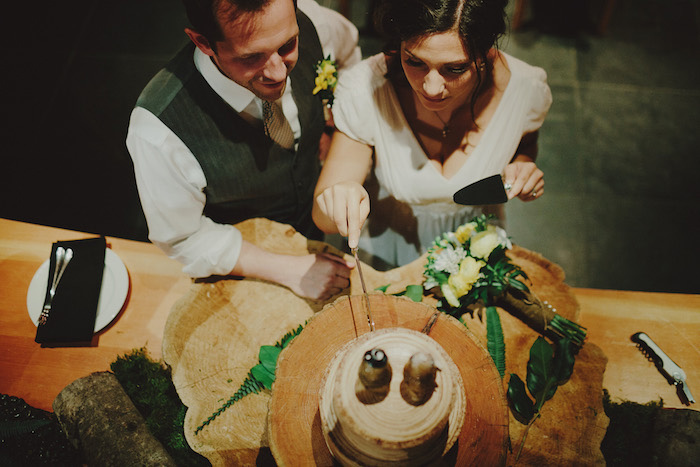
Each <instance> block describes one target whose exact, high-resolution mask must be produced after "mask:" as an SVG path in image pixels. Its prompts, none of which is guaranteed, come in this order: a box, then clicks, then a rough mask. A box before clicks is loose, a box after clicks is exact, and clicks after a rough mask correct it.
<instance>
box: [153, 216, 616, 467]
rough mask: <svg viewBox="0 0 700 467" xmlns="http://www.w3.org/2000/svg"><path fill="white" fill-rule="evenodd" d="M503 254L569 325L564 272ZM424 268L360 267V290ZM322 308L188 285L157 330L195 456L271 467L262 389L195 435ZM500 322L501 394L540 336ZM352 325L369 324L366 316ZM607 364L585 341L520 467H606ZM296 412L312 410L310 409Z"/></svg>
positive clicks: (255, 223) (570, 302) (515, 435)
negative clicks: (271, 350)
mask: <svg viewBox="0 0 700 467" xmlns="http://www.w3.org/2000/svg"><path fill="white" fill-rule="evenodd" d="M237 227H238V228H239V229H240V230H241V232H242V234H243V238H244V239H245V240H247V241H249V242H252V243H254V244H256V245H258V246H260V247H262V248H265V249H268V250H270V251H275V252H279V253H288V254H306V253H308V252H323V251H331V252H336V253H337V254H342V253H340V252H338V251H337V250H335V249H333V248H332V247H330V246H329V245H327V244H325V243H321V242H313V241H310V240H307V239H306V238H304V237H303V236H302V235H300V234H299V233H298V232H296V231H295V230H294V229H293V228H291V227H289V226H287V225H283V224H278V223H275V222H272V221H269V220H266V219H251V220H248V221H245V222H242V223H240V224H238V225H237ZM508 254H509V256H511V258H513V260H514V262H516V263H517V264H519V265H520V266H521V267H522V268H523V269H524V270H525V271H526V272H527V274H528V276H529V277H530V281H531V289H532V290H533V291H534V292H535V293H537V295H538V296H539V297H540V298H541V299H543V300H547V301H548V302H549V303H551V304H553V305H554V306H555V308H557V311H558V312H559V313H560V314H562V315H563V316H564V317H566V318H570V319H576V318H577V317H578V303H577V302H576V300H575V298H574V296H573V294H572V293H571V290H570V289H569V287H568V286H567V285H566V284H565V283H564V279H565V277H564V272H563V271H562V270H561V268H560V267H559V266H557V265H555V264H554V263H551V262H550V261H548V260H547V259H546V258H543V257H542V256H541V255H539V254H537V253H535V252H531V251H529V250H526V249H524V248H519V247H517V246H514V248H513V250H512V251H510V252H509V253H508ZM424 263H425V258H419V259H417V260H416V261H414V262H412V263H410V264H408V265H406V266H402V267H400V268H396V269H392V270H390V271H386V272H379V271H376V270H374V269H372V268H371V267H369V266H367V265H363V273H364V277H365V281H366V284H367V289H368V290H374V289H375V288H377V287H380V286H386V285H389V289H388V290H387V292H388V293H395V292H399V291H401V290H404V289H405V288H406V286H407V285H410V284H420V283H422V274H423V265H424ZM361 293H362V289H361V285H360V280H359V276H358V275H357V271H353V273H352V275H351V285H350V288H349V290H345V291H343V292H342V294H345V295H347V294H350V295H359V294H361ZM353 300H355V298H353ZM425 303H426V304H429V305H434V304H435V303H436V301H435V300H434V299H432V298H429V297H428V298H426V299H425ZM280 304H282V306H280ZM325 305H326V303H319V302H313V301H309V300H303V299H301V298H299V297H297V296H296V295H294V294H293V293H292V292H291V291H289V290H288V289H286V288H284V287H280V286H278V285H276V284H271V283H267V282H264V281H258V280H253V279H242V280H236V279H231V278H226V279H222V280H218V281H212V282H206V283H195V284H193V285H192V287H191V289H190V290H189V291H188V293H187V294H186V295H185V296H183V297H182V299H180V300H179V301H178V302H177V303H176V304H175V305H174V307H173V309H172V311H171V313H170V316H169V317H168V321H167V323H166V327H165V330H164V335H163V358H164V360H165V361H166V363H167V364H168V365H170V366H171V368H172V375H173V382H174V383H175V387H176V388H177V391H178V395H179V396H180V398H181V399H182V401H183V403H184V404H185V405H186V406H187V407H188V411H187V415H186V417H185V427H184V428H185V437H186V439H187V442H188V443H189V444H190V446H191V447H192V448H193V449H194V450H195V451H197V452H198V453H200V454H202V455H203V456H205V457H207V458H208V459H209V461H210V462H211V463H212V464H213V465H215V466H217V465H256V463H257V464H263V465H270V464H274V460H273V459H272V456H271V455H270V452H269V450H268V449H266V446H268V423H267V416H268V402H269V400H270V396H271V394H270V392H269V391H263V392H261V393H260V394H254V395H250V396H247V397H245V398H243V399H242V400H241V401H239V402H237V403H236V404H235V405H234V406H232V407H231V408H229V409H227V410H226V411H224V412H223V413H222V414H221V415H220V416H219V417H218V418H216V419H215V420H214V421H213V422H211V424H210V425H208V426H207V427H206V428H205V429H204V430H202V431H201V432H199V434H197V435H195V434H194V432H195V429H196V428H197V427H198V426H199V425H200V424H201V423H202V422H203V421H204V420H206V419H207V418H208V417H209V416H210V415H212V414H213V413H214V411H216V410H218V409H219V407H221V405H222V404H223V403H224V402H226V401H227V400H228V398H229V397H231V396H232V395H233V394H234V392H235V391H236V390H237V389H238V387H239V386H240V384H241V383H242V382H243V380H244V379H245V377H246V375H247V373H248V371H249V370H250V368H251V367H252V366H253V365H255V364H256V363H257V361H258V351H259V349H260V346H261V345H272V344H274V343H275V342H277V341H278V340H279V339H281V338H282V337H283V336H284V334H286V333H287V332H289V331H291V330H292V329H294V328H296V327H297V326H298V325H299V324H302V323H303V322H304V321H305V320H307V319H308V318H310V317H312V316H314V313H316V312H318V311H320V310H321V309H322V308H323V307H324V306H325ZM358 306H359V305H358ZM500 316H501V322H502V324H503V328H504V334H505V341H506V362H507V367H506V379H505V381H504V382H503V383H502V384H503V386H502V387H505V384H507V378H508V376H507V375H508V373H511V372H513V373H517V374H518V375H519V376H520V377H521V378H524V377H525V374H526V364H527V359H528V352H529V348H530V346H531V345H532V343H533V342H534V340H535V339H536V338H537V333H535V332H534V331H532V330H531V329H530V328H528V327H527V326H525V325H524V324H523V323H522V322H520V321H519V320H517V319H516V318H514V317H512V316H510V315H509V314H508V313H506V312H505V311H501V312H500ZM442 318H443V316H441V319H442ZM466 321H467V323H468V326H469V330H470V331H471V333H472V334H473V335H474V336H475V337H476V338H477V339H478V340H479V341H480V342H481V343H482V346H485V342H486V332H485V325H484V323H482V322H481V320H480V319H479V317H478V315H476V316H474V317H468V318H467V319H466ZM422 324H424V323H422ZM422 324H421V327H422ZM358 325H360V326H365V327H366V318H364V319H363V321H361V322H359V323H358ZM416 325H417V323H416ZM358 329H359V328H358ZM305 332H306V331H304V333H305ZM433 332H436V330H433ZM304 333H302V335H303V334H304ZM432 335H433V333H432V332H431V336H432ZM299 337H301V336H299ZM338 344H340V343H338ZM606 362H607V358H606V357H605V355H604V354H603V352H602V351H601V350H600V349H599V348H598V347H597V346H595V345H594V344H592V343H590V342H588V343H586V344H585V345H584V347H583V349H582V350H581V352H580V353H579V355H578V357H577V359H576V366H575V368H574V373H573V375H572V377H571V380H570V381H569V382H567V383H566V384H565V385H563V386H560V387H559V389H558V390H557V393H556V394H555V395H554V398H553V399H551V400H549V401H547V403H545V405H544V408H543V411H542V417H541V418H540V419H539V420H538V421H537V422H536V423H535V424H534V425H533V427H532V428H531V430H530V432H529V434H528V438H527V442H526V444H525V448H524V450H523V455H522V457H521V460H520V462H519V465H545V464H546V465H598V464H602V463H603V462H604V459H603V456H602V453H601V451H600V443H601V441H602V439H603V437H604V436H605V430H606V429H607V425H608V423H609V420H608V418H607V416H606V415H605V412H604V410H603V403H602V382H603V372H604V371H605V365H606ZM319 371H320V370H319ZM310 376H311V375H303V376H299V377H300V378H308V377H310ZM499 384H500V383H499ZM303 409H304V410H309V409H308V407H305V408H303ZM314 424H320V420H317V419H314ZM509 425H510V437H511V443H512V445H513V447H514V448H516V449H517V446H518V444H519V442H520V439H521V437H522V433H523V430H524V426H523V425H521V424H520V423H519V422H517V421H516V420H515V419H514V418H513V417H512V415H511V416H510V423H509ZM312 426H313V425H312ZM320 441H321V443H323V441H322V440H320ZM314 446H323V444H318V443H316V444H314ZM323 447H324V449H325V446H323ZM324 452H326V453H327V450H325V451H324Z"/></svg>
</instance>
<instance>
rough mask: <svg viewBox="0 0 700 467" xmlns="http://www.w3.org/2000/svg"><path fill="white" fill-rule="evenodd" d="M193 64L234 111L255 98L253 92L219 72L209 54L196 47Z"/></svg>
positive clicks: (240, 109) (243, 107)
mask: <svg viewBox="0 0 700 467" xmlns="http://www.w3.org/2000/svg"><path fill="white" fill-rule="evenodd" d="M194 65H195V67H196V68H197V70H199V72H200V73H201V74H202V76H203V77H204V80H205V81H206V82H207V83H208V84H209V86H211V88H212V89H213V90H214V92H216V93H217V94H218V95H219V96H221V98H222V99H223V100H224V101H225V102H226V103H227V104H228V105H230V106H231V107H233V109H234V110H235V111H236V112H241V111H242V110H243V109H245V108H246V107H248V105H250V103H251V102H252V101H253V100H254V99H255V94H253V93H252V92H251V91H249V90H248V89H246V88H244V87H243V86H241V85H240V84H238V83H236V82H235V81H233V80H231V79H230V78H229V77H228V76H226V75H224V74H223V73H221V71H219V68H217V66H216V65H215V64H214V62H213V61H212V60H211V58H210V57H209V55H207V54H205V53H204V52H202V51H201V50H199V49H198V48H196V47H195V49H194Z"/></svg>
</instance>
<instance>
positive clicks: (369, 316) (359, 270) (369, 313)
mask: <svg viewBox="0 0 700 467" xmlns="http://www.w3.org/2000/svg"><path fill="white" fill-rule="evenodd" d="M351 250H352V254H353V255H355V263H356V264H357V273H358V274H359V275H360V283H361V284H362V293H363V294H364V295H365V307H366V308H367V323H368V324H369V330H370V331H374V319H372V310H370V308H369V295H367V287H365V278H364V276H363V275H362V266H360V258H358V257H357V248H351Z"/></svg>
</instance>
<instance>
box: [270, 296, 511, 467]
mask: <svg viewBox="0 0 700 467" xmlns="http://www.w3.org/2000/svg"><path fill="white" fill-rule="evenodd" d="M369 299H370V306H371V311H372V317H373V319H374V322H375V329H377V330H380V329H387V328H396V327H402V328H407V329H413V330H415V331H420V330H421V329H423V327H424V326H425V324H426V323H427V322H428V320H429V319H430V317H431V316H432V315H433V314H434V312H435V308H433V307H430V306H428V305H426V304H424V303H416V302H413V301H411V300H410V299H408V298H404V297H394V296H391V295H386V294H383V293H374V294H371V295H370V296H369ZM365 310H366V307H365V301H364V296H362V295H354V296H351V297H347V296H345V297H341V298H339V299H338V300H336V301H335V302H334V303H332V304H331V305H329V306H327V307H326V308H324V309H323V311H322V312H320V313H318V314H317V315H316V316H314V317H313V318H312V319H311V320H310V321H309V323H308V324H307V326H306V327H305V328H304V331H303V332H302V333H301V334H300V335H299V336H297V337H296V338H295V339H294V340H293V341H292V342H291V344H290V345H289V346H288V347H287V348H286V349H284V350H283V351H282V354H281V355H280V358H279V360H278V362H277V373H276V375H277V379H276V380H275V383H274V385H273V387H272V399H271V401H270V406H269V427H270V431H269V433H270V448H271V450H272V453H273V455H274V457H275V459H276V460H277V462H278V463H279V465H285V466H296V465H329V466H330V465H332V464H333V458H332V457H331V455H330V452H329V451H328V449H327V448H326V443H325V441H324V438H323V432H322V430H321V419H320V415H319V396H320V391H321V386H322V380H323V375H324V371H325V370H326V369H327V368H328V365H329V364H330V363H331V361H332V360H333V357H334V356H335V354H336V352H337V351H338V350H340V349H341V348H342V347H343V346H344V345H345V344H347V343H348V342H350V341H352V340H353V339H355V338H356V337H359V336H361V335H363V334H366V333H367V332H369V326H368V324H367V315H366V312H365ZM429 335H430V337H432V338H433V339H434V340H435V341H437V343H438V344H440V345H441V346H442V348H443V349H444V350H445V351H446V352H447V354H448V355H449V356H450V357H451V358H452V361H453V362H454V363H455V364H456V365H457V367H458V368H459V372H460V374H461V376H462V380H463V382H464V389H465V392H466V395H467V404H466V414H465V417H464V424H463V426H462V430H461V434H460V435H459V439H458V441H457V443H456V444H455V446H454V447H453V449H452V450H451V451H450V452H449V453H448V454H447V456H446V458H445V465H501V464H503V462H504V461H505V458H506V450H507V446H508V406H507V403H506V399H505V394H504V392H503V387H502V385H501V379H500V377H499V375H498V371H496V367H495V366H494V364H493V360H491V357H490V356H489V354H488V352H487V351H486V349H485V348H484V347H483V346H482V345H481V344H480V343H479V342H478V340H477V339H476V338H475V337H474V336H473V335H472V334H471V332H469V331H468V330H467V329H466V328H465V327H464V325H463V324H462V323H460V322H459V321H457V320H456V319H454V318H452V317H450V316H447V315H445V314H443V313H441V314H440V315H438V319H437V321H436V322H435V324H434V325H433V327H432V329H431V331H430V334H429Z"/></svg>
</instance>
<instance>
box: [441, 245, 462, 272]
mask: <svg viewBox="0 0 700 467" xmlns="http://www.w3.org/2000/svg"><path fill="white" fill-rule="evenodd" d="M466 256H467V252H466V251H465V249H464V248H462V247H461V246H460V247H457V248H445V249H444V250H442V251H440V253H438V254H437V256H435V262H434V263H433V268H434V269H435V270H436V271H445V272H447V273H449V274H455V273H457V272H459V263H460V262H461V261H462V260H463V259H464V258H465V257H466Z"/></svg>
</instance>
